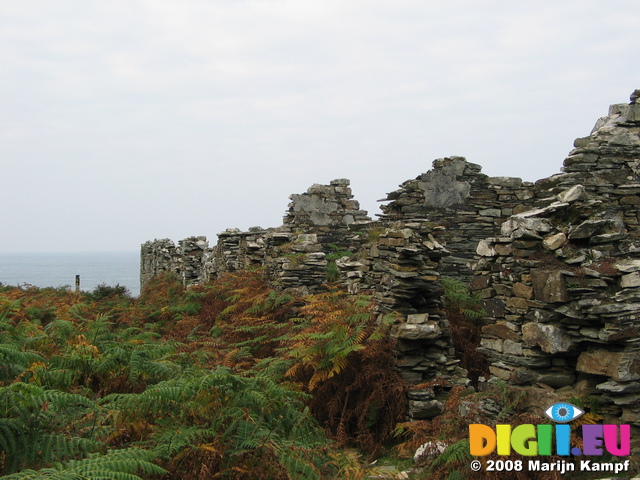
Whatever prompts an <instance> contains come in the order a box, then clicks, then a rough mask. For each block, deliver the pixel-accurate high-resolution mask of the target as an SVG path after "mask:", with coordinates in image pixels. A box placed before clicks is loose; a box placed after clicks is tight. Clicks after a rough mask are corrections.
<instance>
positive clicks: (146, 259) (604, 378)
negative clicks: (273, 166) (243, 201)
mask: <svg viewBox="0 0 640 480" xmlns="http://www.w3.org/2000/svg"><path fill="white" fill-rule="evenodd" d="M639 96H640V90H636V91H635V92H634V94H633V95H632V97H631V103H629V104H619V105H613V106H611V107H610V109H609V114H608V115H607V116H606V117H604V118H601V119H600V120H598V122H597V123H596V125H595V127H594V129H593V131H592V132H591V134H590V135H589V136H588V137H585V138H580V139H577V140H576V141H575V149H574V150H573V151H572V152H570V154H569V156H568V157H567V158H566V160H565V161H564V167H563V168H562V173H559V174H557V175H554V176H552V177H549V178H545V179H542V180H539V181H537V182H535V183H529V182H523V181H521V180H520V179H518V178H510V177H489V176H487V175H484V174H483V173H482V172H481V167H480V166H478V165H475V164H472V163H469V162H467V161H466V160H465V159H464V158H463V157H449V158H442V159H437V160H435V161H434V162H433V166H432V169H431V170H429V171H428V172H426V173H424V174H421V175H419V176H418V177H416V178H415V179H413V180H408V181H406V182H404V183H403V184H402V185H400V188H399V189H398V190H395V191H393V192H391V193H389V194H387V196H386V197H385V198H384V199H383V200H381V201H382V202H387V203H385V204H384V205H382V207H381V210H382V213H381V214H380V215H378V219H377V220H372V219H370V218H369V217H368V216H367V212H364V211H362V210H360V208H359V204H358V202H357V201H356V200H354V199H353V195H352V192H351V189H350V187H349V181H348V180H345V179H339V180H334V181H332V182H331V183H330V185H313V186H312V187H310V188H309V189H308V191H307V192H306V193H303V194H300V195H292V196H291V197H290V199H291V203H290V204H289V207H288V211H287V212H286V215H285V217H284V222H283V225H282V226H280V227H277V228H269V229H262V228H259V227H255V228H251V229H250V230H249V231H248V232H241V231H239V230H237V229H228V230H226V231H225V232H222V233H220V234H219V235H218V242H217V244H216V245H215V246H210V245H209V244H208V242H207V240H206V238H205V237H190V238H187V239H185V240H181V241H180V242H178V246H175V244H174V243H173V242H172V241H170V240H167V239H164V240H154V241H150V242H146V243H145V244H143V245H142V250H141V274H140V278H141V284H142V286H143V287H144V284H145V283H147V282H148V281H149V280H150V279H151V278H153V276H155V275H157V274H159V273H161V272H163V271H169V272H172V273H174V274H176V275H177V276H179V277H180V278H182V280H183V282H184V283H185V284H186V285H191V284H197V283H201V282H206V281H207V280H209V279H211V278H214V277H215V276H216V275H218V274H219V273H221V272H232V271H238V270H242V269H247V268H252V267H263V268H264V271H265V272H266V275H267V276H268V278H269V279H270V281H271V282H272V283H273V284H274V285H276V286H278V287H279V288H282V289H284V290H287V291H290V292H291V293H293V294H296V295H304V294H306V293H312V292H316V291H321V290H322V289H323V288H325V287H324V285H325V283H326V282H327V275H328V272H329V271H331V272H334V273H335V274H336V277H335V278H333V280H337V281H339V282H340V283H342V284H343V286H344V287H345V288H346V289H348V291H349V292H351V293H354V294H359V293H362V294H367V295H371V296H372V297H373V298H374V299H375V300H376V301H377V302H378V304H379V305H380V308H381V309H382V310H384V311H395V312H398V313H399V314H400V318H401V319H402V320H401V321H399V322H398V323H397V324H396V325H395V326H394V327H393V329H392V332H391V333H392V335H393V336H394V337H395V338H396V339H397V345H398V347H397V350H398V351H397V368H398V369H399V371H400V373H401V374H402V376H403V377H404V378H405V379H406V380H407V381H408V382H409V383H410V384H413V385H418V384H420V383H423V382H426V381H430V380H434V379H444V380H446V381H447V382H449V383H450V384H453V385H455V384H457V385H466V384H467V383H468V379H467V378H466V372H465V371H464V370H463V369H461V368H459V367H458V365H457V364H458V360H456V359H455V358H454V355H453V353H454V352H453V347H452V341H451V331H450V328H449V324H448V321H447V319H446V316H445V314H444V312H443V309H442V298H441V296H442V286H441V281H440V279H441V276H445V277H453V278H457V279H460V280H463V281H465V282H469V284H470V287H471V289H473V290H474V291H476V292H477V293H478V295H479V296H480V297H481V298H482V301H483V304H484V307H485V311H486V312H487V317H486V318H485V319H483V323H484V327H483V338H482V347H481V351H482V352H484V353H485V354H486V355H487V356H488V358H489V359H490V361H491V367H490V371H491V374H492V375H493V376H494V377H495V378H499V379H502V380H503V381H506V382H508V383H510V384H512V385H522V386H527V387H528V388H542V389H543V390H544V391H545V392H547V393H548V394H549V395H550V396H549V395H548V396H547V397H545V398H547V400H548V399H549V398H552V397H553V396H554V395H557V394H561V393H567V392H570V393H572V394H575V395H576V396H588V397H592V398H597V399H598V400H599V401H600V402H601V404H602V405H603V411H604V412H605V414H606V417H607V418H606V419H605V420H607V421H610V422H611V423H620V422H622V423H630V424H632V425H634V427H640V383H638V380H639V379H640V336H639V332H640V227H639V225H640V216H639V206H640V195H639V194H640V101H638V97H639ZM336 252H343V253H345V255H344V256H343V257H342V258H340V259H337V260H329V259H328V258H333V257H335V255H332V256H331V254H335V253H336ZM347 253H348V255H347ZM408 396H409V416H410V417H411V418H414V419H420V418H430V417H433V416H435V415H437V414H439V413H440V412H441V411H442V408H443V405H442V403H441V402H440V401H439V400H437V399H435V398H434V394H433V391H431V390H428V389H413V390H410V391H409V394H408ZM547 403H549V404H550V403H551V402H550V401H548V402H547Z"/></svg>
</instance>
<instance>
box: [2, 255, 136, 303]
mask: <svg viewBox="0 0 640 480" xmlns="http://www.w3.org/2000/svg"><path fill="white" fill-rule="evenodd" d="M76 275H79V280H80V287H79V288H80V290H82V291H87V292H90V291H92V290H93V289H94V288H95V287H97V286H98V285H101V284H105V285H108V286H115V285H121V286H125V287H127V289H128V290H129V292H130V293H131V295H132V296H134V297H137V296H138V295H140V252H79V253H67V252H65V253H0V283H2V284H3V285H13V286H24V285H33V286H34V287H55V288H58V287H65V286H67V287H69V288H72V289H75V288H76Z"/></svg>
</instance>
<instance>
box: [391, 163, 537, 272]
mask: <svg viewBox="0 0 640 480" xmlns="http://www.w3.org/2000/svg"><path fill="white" fill-rule="evenodd" d="M533 198H535V192H534V189H533V184H532V183H529V182H523V181H522V180H521V179H519V178H512V177H489V176H487V175H485V174H483V173H482V172H481V167H480V166H479V165H476V164H473V163H469V162H467V160H466V159H465V158H463V157H449V158H440V159H437V160H435V161H434V162H433V168H432V169H431V170H429V171H428V172H427V173H423V174H422V175H419V176H418V177H416V178H415V179H414V180H408V181H406V182H404V183H403V184H402V185H400V189H398V190H396V191H394V192H391V193H389V194H387V197H386V198H384V199H383V200H380V201H381V202H387V201H389V202H390V203H388V204H387V205H382V206H381V210H382V212H383V214H382V215H380V218H381V219H385V220H396V221H414V222H415V221H417V222H429V223H431V224H432V225H433V227H434V235H435V237H436V239H437V240H438V241H439V242H440V243H442V244H444V245H446V247H447V250H449V252H450V253H451V255H450V256H449V257H448V258H446V259H445V260H444V261H443V264H442V266H441V272H442V273H443V274H444V275H447V276H450V277H455V278H459V279H461V280H465V281H468V280H469V279H470V277H471V276H472V275H473V272H472V270H471V268H470V266H469V264H470V262H471V260H473V257H474V254H475V251H476V245H477V244H478V242H479V241H480V240H482V239H484V238H486V237H490V236H495V235H496V234H497V233H498V232H499V231H500V225H501V224H502V222H503V221H504V219H505V218H507V217H508V216H510V215H512V214H513V213H518V212H521V211H524V210H527V209H529V208H530V206H531V203H532V200H533Z"/></svg>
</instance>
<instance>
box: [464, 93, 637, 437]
mask: <svg viewBox="0 0 640 480" xmlns="http://www.w3.org/2000/svg"><path fill="white" fill-rule="evenodd" d="M639 162H640V105H638V104H636V103H634V102H632V103H631V104H629V105H613V106H612V107H611V108H610V109H609V115H608V116H607V117H604V118H602V119H600V120H599V121H598V122H597V124H596V126H595V127H594V129H593V131H592V133H591V135H590V136H589V137H586V138H580V139H577V140H576V141H575V149H574V150H573V151H572V152H571V153H570V154H569V156H568V157H567V159H566V160H565V161H564V168H563V172H562V173H560V174H558V175H555V176H553V177H550V178H547V179H544V180H541V181H539V182H537V183H536V185H535V189H536V191H537V196H538V197H542V194H544V193H546V194H547V197H546V198H538V200H537V202H536V207H535V208H533V209H531V210H528V211H525V212H521V213H519V214H517V215H513V216H511V217H509V218H508V219H507V220H506V221H505V222H504V223H503V224H502V227H501V231H500V233H499V235H497V236H493V237H490V238H487V239H485V240H483V241H482V242H481V243H480V245H479V246H478V252H479V253H480V254H481V255H482V257H483V259H482V260H480V261H479V262H478V265H477V269H478V275H477V277H476V278H475V279H474V280H473V282H472V288H473V289H475V290H476V291H478V292H479V293H480V294H481V296H482V297H484V298H485V304H486V310H487V312H488V313H489V318H488V319H486V321H487V325H485V326H484V327H483V340H482V345H483V351H484V352H485V353H486V354H487V355H488V356H489V358H490V359H491V361H492V366H491V372H492V374H493V375H495V376H497V377H499V378H501V379H504V380H506V381H508V382H511V383H513V384H523V385H531V384H535V383H543V384H546V385H548V386H551V387H553V388H556V389H557V388H564V389H565V390H566V389H571V390H574V393H575V394H576V395H577V396H580V395H582V396H590V397H594V396H597V397H598V398H599V399H600V400H601V402H602V404H603V405H604V411H605V413H606V414H607V415H608V416H610V417H611V418H612V419H613V420H619V421H621V422H623V423H632V424H635V425H640V386H639V384H638V380H639V379H640V336H639V333H640V322H639V319H640V228H639V227H638V221H639V219H640V218H639V214H640V211H639V209H638V205H640V197H639V196H638V194H640V168H639V167H640V163H639Z"/></svg>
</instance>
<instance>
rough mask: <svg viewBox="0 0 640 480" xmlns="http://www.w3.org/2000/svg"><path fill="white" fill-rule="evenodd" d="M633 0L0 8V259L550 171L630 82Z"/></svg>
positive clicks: (276, 0) (121, 244)
mask: <svg viewBox="0 0 640 480" xmlns="http://www.w3.org/2000/svg"><path fill="white" fill-rule="evenodd" d="M639 52H640V2H639V1H637V0H628V1H621V0H615V1H612V2H603V1H602V0H594V1H589V0H579V1H578V0H573V1H572V0H563V1H558V0H553V1H547V0H535V1H533V0H531V1H513V0H504V1H478V0H467V1H456V0H449V1H430V0H394V1H389V0H386V1H382V0H315V1H309V0H259V1H249V0H236V1H234V0H225V1H222V0H206V1H205V0H202V1H200V0H173V1H167V0H110V1H108V2H107V1H100V2H94V1H88V0H56V1H51V0H24V1H3V2H0V65H1V66H0V179H1V183H0V212H1V213H0V220H1V223H0V224H1V227H0V228H1V230H0V252H28V251H33V252H37V251H40V252H47V251H123V250H129V251H135V250H138V249H139V246H140V244H141V243H143V242H145V241H146V240H151V239H154V238H165V237H168V238H172V239H173V240H175V241H177V240H180V239H182V238H185V237H187V236H191V235H206V236H207V237H208V238H209V239H210V240H211V241H215V240H216V234H217V233H219V232H221V231H223V230H224V229H225V228H227V227H237V228H241V229H247V228H248V227H250V226H254V225H260V226H262V227H275V226H279V225H281V224H282V217H283V215H284V213H285V211H286V209H287V205H288V202H289V200H288V197H289V195H290V194H292V193H302V192H304V191H306V190H307V188H308V187H309V186H310V185H312V184H314V183H321V184H326V183H328V182H329V181H330V180H332V179H334V178H349V179H351V186H352V188H353V192H354V195H355V198H356V199H357V200H359V201H360V204H361V207H362V208H364V209H366V210H368V211H369V214H370V215H371V216H375V214H376V213H379V203H377V202H376V200H377V199H380V198H383V197H384V196H385V194H386V193H387V192H390V191H393V190H395V189H397V187H398V185H399V184H400V183H402V182H403V181H405V180H408V179H410V178H415V177H416V176H418V175H419V174H421V173H424V172H426V171H427V170H429V169H430V168H431V162H432V161H433V160H434V159H436V158H440V157H445V156H450V155H460V156H464V157H466V158H467V160H469V161H470V162H473V163H478V164H480V165H482V167H483V172H484V173H486V174H488V175H491V176H516V177H521V178H523V179H524V180H529V181H535V180H537V179H540V178H544V177H547V176H549V175H552V174H554V173H557V172H559V171H560V168H561V166H562V161H563V159H564V158H565V157H566V156H567V154H568V153H569V151H570V150H571V149H572V146H573V140H574V139H575V138H577V137H584V136H587V135H589V133H590V131H591V129H592V127H593V125H594V124H595V122H596V121H597V119H598V118H599V117H602V116H604V115H606V113H607V108H608V106H609V105H610V104H614V103H628V102H629V95H630V93H631V92H632V91H633V90H634V89H636V88H640V53H639Z"/></svg>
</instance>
